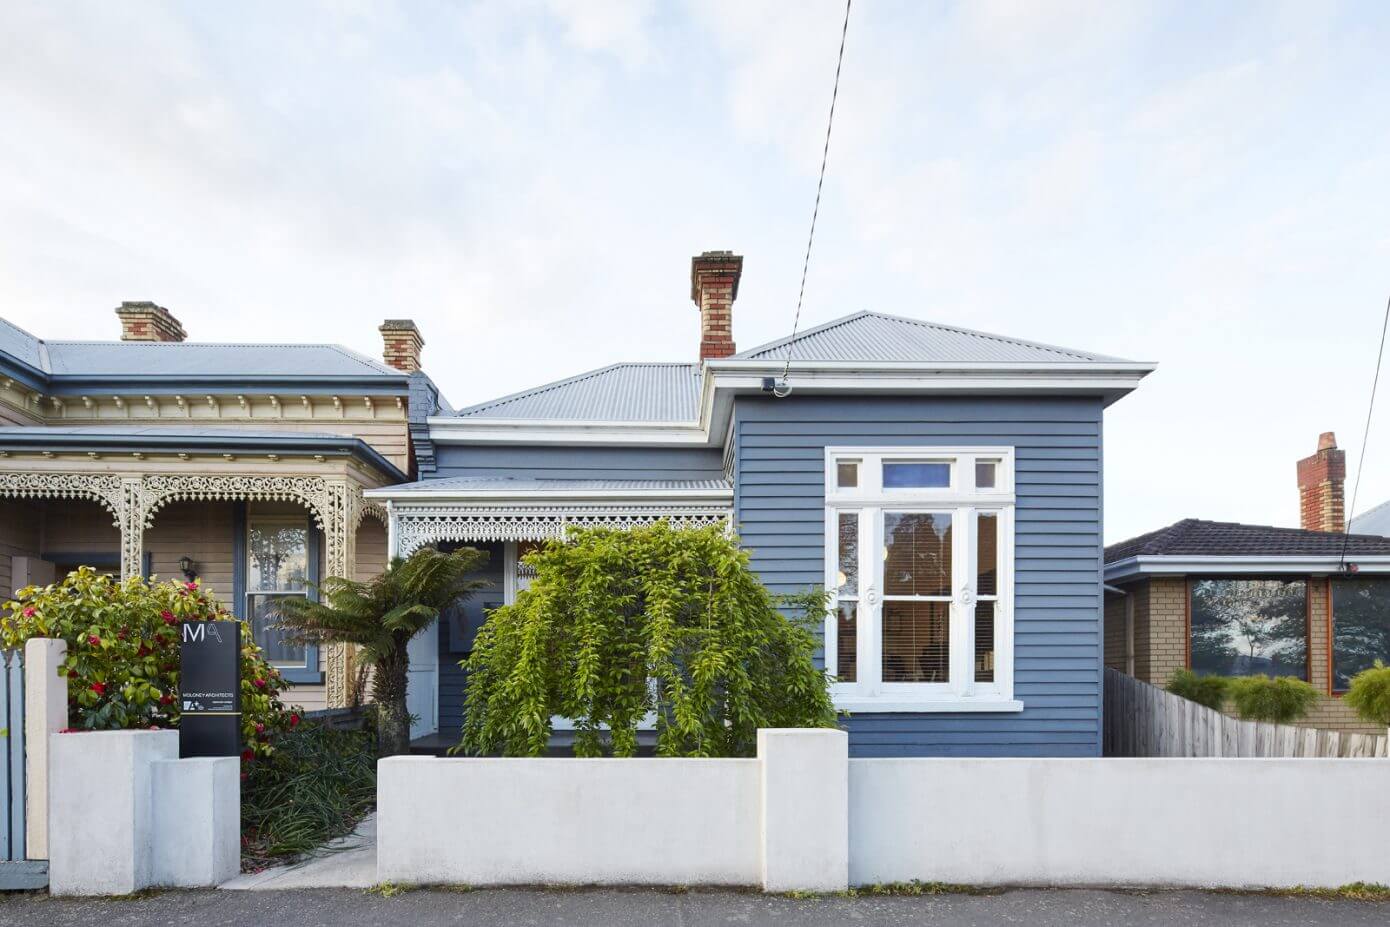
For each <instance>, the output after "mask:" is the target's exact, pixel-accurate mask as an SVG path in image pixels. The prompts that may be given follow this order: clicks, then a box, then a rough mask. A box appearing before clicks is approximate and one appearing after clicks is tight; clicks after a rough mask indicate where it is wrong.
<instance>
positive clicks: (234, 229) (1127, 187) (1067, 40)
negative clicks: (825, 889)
mask: <svg viewBox="0 0 1390 927" xmlns="http://www.w3.org/2000/svg"><path fill="white" fill-rule="evenodd" d="M843 9H844V7H843V5H842V4H841V3H840V2H839V0H818V2H814V3H805V4H788V3H780V2H758V3H750V2H734V0H724V2H692V3H690V4H688V5H686V6H684V7H676V6H673V5H668V4H653V3H639V2H633V3H604V4H593V3H588V2H585V3H560V2H556V3H551V2H549V0H528V2H526V3H524V4H493V3H477V4H468V5H452V4H446V5H438V6H423V5H419V4H410V3H403V4H387V3H359V4H353V5H347V4H343V3H324V4H321V5H315V6H306V5H290V6H284V5H279V4H271V3H251V4H247V5H243V6H240V7H238V8H237V9H235V10H231V9H228V8H224V7H219V6H216V5H173V4H170V5H158V4H144V5H139V6H133V7H132V6H129V5H112V4H108V3H69V4H65V5H64V6H63V7H54V6H52V5H51V4H43V3H38V2H12V3H8V4H6V5H5V6H4V8H3V10H0V110H3V111H4V113H5V114H6V131H5V132H4V133H3V134H0V315H4V316H5V317H6V318H10V319H12V320H14V321H15V322H17V323H19V324H21V325H24V326H25V327H27V328H30V329H31V330H34V331H37V332H39V333H41V334H43V335H46V336H50V337H91V336H100V335H111V334H114V332H115V331H116V323H115V320H114V319H113V318H112V317H111V311H110V310H111V308H112V307H113V306H114V305H116V304H117V302H118V301H119V300H121V299H132V298H151V299H156V300H159V301H161V302H162V303H164V304H165V305H168V306H170V307H171V308H172V309H173V310H174V311H175V312H176V313H177V314H178V315H179V316H180V317H181V318H182V319H183V321H184V323H185V325H186V327H187V328H188V329H189V330H190V332H191V333H192V334H193V335H194V337H195V338H199V339H233V338H246V337H272V336H273V337H284V338H292V339H297V340H310V339H314V340H323V339H331V340H335V341H341V342H343V343H346V344H348V345H350V346H351V347H354V348H356V349H358V350H360V351H363V352H365V353H369V354H375V353H377V351H378V350H379V345H378V341H377V333H376V325H377V324H378V323H379V321H380V319H381V318H384V317H388V316H390V317H398V316H413V317H415V318H416V319H417V320H418V321H419V323H420V324H421V326H422V328H423V330H424V333H425V337H426V340H427V342H428V346H427V348H426V360H427V363H428V364H429V367H430V370H431V372H432V373H433V374H434V375H435V376H436V377H437V378H438V379H439V380H440V382H441V383H442V384H443V386H444V388H445V391H446V393H447V394H448V396H449V397H450V399H452V400H453V401H454V402H456V403H465V402H475V401H480V400H482V399H485V398H488V397H489V396H492V395H497V394H501V393H505V392H508V391H511V390H514V389H518V388H521V387H524V386H527V385H530V384H534V383H537V382H542V381H545V380H548V379H551V378H554V377H558V376H561V375H565V374H569V373H573V372H577V371H579V370H582V369H586V368H590V367H595V366H599V365H601V364H604V363H608V362H611V361H613V360H618V359H640V358H656V359H676V358H682V357H690V356H692V355H693V353H694V350H695V342H696V337H697V334H696V315H695V312H694V309H693V308H692V307H691V305H690V303H689V299H688V292H687V286H688V284H687V274H688V270H689V264H688V262H689V257H690V255H691V254H693V253H695V252H697V251H700V250H704V249H706V248H715V247H733V248H736V249H739V250H741V251H742V252H743V253H744V254H745V255H746V257H747V264H746V272H745V278H744V283H743V286H742V292H741V298H740V302H739V306H738V308H737V313H736V329H737V330H736V335H737V337H738V340H739V342H740V343H742V344H744V345H751V344H754V343H757V342H760V341H763V340H769V339H771V338H774V337H777V336H779V335H781V334H784V333H785V331H786V329H787V328H788V327H789V325H790V322H791V314H792V310H793V307H794V304H795V296H796V287H797V285H798V283H799V279H800V270H801V259H802V249H803V247H804V244H805V235H806V224H807V221H808V220H809V217H810V209H811V198H812V195H813V194H814V184H815V177H816V171H817V170H818V168H819V166H820V155H821V144H822V141H823V133H824V131H825V116H826V108H827V106H828V105H829V94H830V86H831V79H832V76H833V69H834V64H835V53H836V50H837V48H838V43H839V39H840V24H841V16H842V13H843ZM853 16H854V18H853V20H852V21H851V24H850V31H849V38H848V43H847V47H846V56H845V71H844V75H843V78H842V84H841V88H840V100H839V104H838V108H837V114H836V128H835V137H834V140H833V142H832V145H831V152H830V163H829V171H828V175H827V178H826V189H825V200H824V202H823V203H822V212H821V218H820V225H819V228H818V232H817V250H816V254H815V257H814V260H813V263H812V270H811V278H810V282H809V283H810V285H809V287H808V291H807V300H806V306H805V310H804V314H803V324H814V323H815V322H819V321H824V320H827V319H829V318H832V317H834V316H837V315H841V314H843V313H845V312H849V311H852V310H855V309H859V308H875V309H880V310H883V311H889V312H898V313H902V314H907V315H916V316H920V317H925V318H934V319H939V320H941V321H945V322H953V323H958V324H963V325H968V326H972V327H977V328H982V329H985V330H995V331H1003V332H1006V333H1010V334H1017V335H1019V336H1022V337H1029V338H1035V339H1039V340H1044V341H1050V342H1054V343H1061V344H1072V345H1075V346H1077V347H1081V348H1090V349H1093V350H1097V351H1101V352H1105V353H1111V354H1117V355H1121V356H1126V355H1128V356H1138V357H1141V358H1145V359H1155V360H1158V361H1160V362H1162V365H1163V366H1162V368H1161V369H1160V372H1159V373H1158V374H1156V375H1155V376H1154V377H1153V378H1151V381H1150V382H1148V383H1146V384H1145V385H1144V386H1143V387H1141V389H1140V390H1139V391H1138V392H1137V393H1136V394H1135V395H1133V396H1131V397H1129V398H1127V399H1125V400H1123V401H1122V402H1120V403H1118V404H1117V405H1115V406H1114V407H1113V408H1112V409H1111V410H1110V412H1109V413H1108V416H1107V459H1106V465H1107V514H1106V524H1107V534H1108V535H1109V536H1110V537H1111V538H1112V539H1113V538H1116V537H1120V536H1123V535H1126V534H1131V533H1136V532H1138V531H1141V530H1146V529H1149V528H1153V527H1156V526H1158V525H1160V524H1164V523H1166V522H1169V521H1173V520H1176V519H1177V518H1180V517H1184V516H1188V515H1201V516H1206V517H1224V518H1236V519H1243V520H1246V521H1256V522H1259V521H1263V522H1275V523H1284V524H1288V523H1291V522H1292V521H1293V520H1294V518H1295V510H1294V506H1293V502H1292V492H1293V487H1292V462H1293V460H1294V459H1295V458H1296V457H1298V456H1302V455H1303V454H1306V453H1307V452H1308V451H1309V450H1311V445H1312V442H1313V441H1314V440H1315V439H1316V436H1317V433H1318V432H1320V431H1323V430H1328V429H1335V430H1337V432H1338V434H1339V437H1340V438H1341V439H1342V442H1343V444H1344V445H1346V446H1348V447H1350V448H1351V449H1352V450H1353V456H1354V451H1355V450H1356V449H1357V442H1358V441H1359V432H1360V416H1361V415H1362V414H1364V408H1365V406H1364V402H1365V395H1366V391H1367V388H1368V384H1369V377H1370V370H1371V365H1372V363H1373V361H1374V358H1373V357H1371V356H1370V351H1371V347H1369V346H1368V342H1369V341H1370V340H1373V337H1374V335H1375V334H1376V332H1377V325H1378V321H1379V313H1380V312H1381V311H1382V310H1383V306H1384V300H1385V297H1386V293H1385V286H1386V282H1385V280H1384V273H1383V270H1384V266H1385V260H1384V259H1385V254H1386V251H1387V249H1390V244H1388V243H1387V242H1390V239H1387V238H1386V234H1385V228H1384V217H1383V215H1382V212H1383V210H1382V209H1381V208H1380V204H1382V203H1384V202H1386V201H1390V128H1388V127H1387V126H1386V125H1385V123H1384V121H1383V120H1377V119H1375V118H1374V115H1373V114H1375V113H1377V112H1379V109H1380V108H1382V103H1383V100H1384V98H1385V96H1386V94H1387V91H1390V75H1387V74H1386V73H1385V71H1384V68H1383V67H1381V66H1380V61H1379V58H1378V55H1379V49H1380V48H1381V47H1382V46H1383V45H1384V44H1385V40H1386V39H1387V38H1390V13H1387V12H1386V11H1384V10H1383V9H1381V8H1379V7H1378V6H1376V5H1360V6H1357V5H1351V6H1348V7H1341V8H1331V7H1329V8H1322V7H1318V8H1312V5H1309V4H1300V3H1291V4H1282V5H1270V4H1264V5H1259V6H1256V7H1250V8H1248V9H1247V8H1227V9H1223V10H1215V9H1213V10H1206V9H1203V8H1197V7H1180V6H1166V5H1165V6H1150V5H1148V4H1140V3H1135V4H1102V3H1085V4H1076V5H1071V4H1066V5H1063V4H1058V3H1046V4H1043V3H985V2H970V3H959V4H953V5H936V4H933V5H922V4H915V3H907V2H903V3H893V2H886V0H884V2H876V3H861V4H856V5H855V9H854V14H853ZM1375 428H1376V431H1375V432H1374V434H1377V435H1384V437H1383V438H1382V439H1381V441H1380V443H1376V439H1375V438H1374V437H1373V442H1372V447H1371V450H1372V456H1371V457H1370V458H1369V459H1370V461H1371V464H1372V465H1371V466H1368V468H1367V473H1366V479H1365V483H1364V485H1363V488H1362V498H1363V501H1366V502H1371V501H1377V500H1379V499H1381V498H1384V497H1386V496H1390V471H1387V470H1386V469H1385V468H1384V467H1383V466H1379V464H1378V460H1379V458H1378V457H1377V453H1378V449H1380V450H1383V449H1384V448H1385V447H1390V434H1387V433H1386V429H1390V402H1385V401H1384V399H1383V398H1382V409H1381V413H1380V414H1378V416H1377V421H1376V423H1375ZM1213 468H1216V470H1217V472H1218V473H1219V474H1221V476H1219V477H1218V478H1213ZM1230 474H1234V475H1235V476H1229V475H1230Z"/></svg>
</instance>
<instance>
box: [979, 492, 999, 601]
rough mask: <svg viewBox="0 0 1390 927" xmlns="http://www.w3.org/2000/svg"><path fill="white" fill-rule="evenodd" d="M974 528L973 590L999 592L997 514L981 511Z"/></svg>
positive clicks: (988, 592)
mask: <svg viewBox="0 0 1390 927" xmlns="http://www.w3.org/2000/svg"><path fill="white" fill-rule="evenodd" d="M977 525H978V527H977V528H976V542H975V544H976V547H975V550H976V553H975V562H976V572H975V592H976V593H977V594H979V595H984V596H991V595H998V594H999V516H998V515H996V514H994V513H993V512H981V513H980V517H979V520H978V522H977Z"/></svg>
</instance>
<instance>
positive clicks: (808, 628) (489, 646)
mask: <svg viewBox="0 0 1390 927" xmlns="http://www.w3.org/2000/svg"><path fill="white" fill-rule="evenodd" d="M525 563H526V564H527V565H528V566H530V567H531V568H532V569H533V570H534V571H535V578H534V579H533V580H532V582H531V586H530V588H529V590H526V591H523V592H522V593H520V594H519V595H518V597H517V601H516V602H515V603H514V604H512V605H508V606H505V607H503V608H499V609H497V610H496V611H493V612H492V613H491V615H490V616H489V618H488V620H487V622H486V623H485V624H484V625H483V627H482V629H481V630H480V631H479V633H478V637H477V640H476V642H475V644H474V650H473V653H472V654H471V656H470V657H469V658H468V659H466V660H464V661H463V662H462V664H461V665H462V666H463V667H464V669H465V670H466V671H467V679H468V682H467V692H466V698H465V710H464V725H463V739H462V742H461V743H460V744H459V746H458V747H457V748H455V749H456V750H458V751H461V752H465V753H471V754H484V753H503V754H507V755H513V756H538V755H541V754H543V753H544V752H545V750H546V748H547V746H548V744H549V740H550V733H551V720H552V717H554V716H558V717H563V718H569V719H571V720H572V721H573V722H574V726H575V743H574V751H575V754H576V755H578V756H599V755H603V754H604V753H606V752H611V753H612V754H613V755H615V756H632V755H634V754H635V753H636V751H637V731H638V728H639V726H641V725H642V724H643V722H644V721H651V722H654V726H655V730H656V738H657V753H658V754H660V755H662V756H749V755H751V754H752V753H753V751H754V749H755V745H756V737H757V730H758V728H760V727H828V726H832V725H833V724H834V723H835V711H834V708H833V707H832V705H831V701H830V695H829V689H828V679H827V677H826V675H825V673H824V672H822V671H821V670H820V669H819V668H817V666H816V665H815V660H814V657H815V652H816V646H817V637H816V634H815V633H813V629H819V627H820V626H821V622H822V621H823V619H824V616H825V612H826V599H825V596H824V594H823V593H821V592H820V591H818V590H808V591H807V592H805V593H803V594H801V595H797V596H791V597H783V598H778V597H774V596H773V595H772V594H771V593H769V592H768V590H767V589H766V588H765V587H764V586H763V585H762V583H760V582H759V581H758V578H757V577H756V576H755V575H754V574H753V572H752V571H751V570H750V569H749V565H748V554H747V553H746V552H744V551H742V550H740V549H739V547H738V545H737V543H736V542H735V541H734V540H733V539H732V538H730V537H728V536H727V535H726V534H725V533H724V532H723V531H722V530H720V529H719V528H718V527H710V528H701V529H692V530H677V529H673V528H671V527H670V526H669V525H668V524H666V523H661V522H659V523H657V524H654V525H651V526H647V527H640V528H634V529H632V530H628V531H620V530H611V529H590V530H583V531H576V532H574V534H573V536H572V537H571V538H570V540H569V542H568V543H561V542H558V541H556V542H551V543H549V544H547V545H546V546H545V547H543V548H541V549H539V550H536V551H534V552H532V553H530V554H528V555H527V556H526V558H525ZM784 611H786V612H789V613H790V614H791V616H792V617H787V615H786V614H784V613H783V612H784Z"/></svg>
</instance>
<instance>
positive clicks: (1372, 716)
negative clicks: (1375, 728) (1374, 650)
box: [1342, 660, 1390, 727]
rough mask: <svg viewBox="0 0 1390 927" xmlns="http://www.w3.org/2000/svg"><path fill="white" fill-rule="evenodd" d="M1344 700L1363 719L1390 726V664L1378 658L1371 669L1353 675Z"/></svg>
mask: <svg viewBox="0 0 1390 927" xmlns="http://www.w3.org/2000/svg"><path fill="white" fill-rule="evenodd" d="M1342 700H1343V701H1345V702H1346V703H1347V704H1348V705H1350V706H1351V707H1352V709H1353V710H1354V711H1355V712H1356V713H1357V714H1358V715H1360V716H1361V718H1362V720H1365V721H1369V722H1370V723H1372V724H1379V725H1381V726H1382V727H1390V666H1386V665H1385V663H1384V662H1382V661H1380V660H1377V661H1376V662H1375V665H1374V666H1372V667H1371V668H1370V669H1365V670H1362V671H1361V672H1359V673H1357V674H1356V675H1355V676H1353V677H1351V688H1349V689H1347V694H1346V695H1345V696H1343V699H1342Z"/></svg>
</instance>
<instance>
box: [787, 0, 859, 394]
mask: <svg viewBox="0 0 1390 927" xmlns="http://www.w3.org/2000/svg"><path fill="white" fill-rule="evenodd" d="M853 3H854V0H845V23H844V25H843V26H841V27H840V53H839V55H838V56H837V57H836V58H835V85H834V87H832V88H831V90H830V115H829V117H828V118H827V119H826V120H825V147H824V148H822V149H821V153H820V178H819V179H818V180H817V181H816V205H815V206H814V207H812V209H811V232H810V234H808V235H807V236H806V259H805V260H804V261H802V263H801V289H800V291H799V292H798V293H797V294H796V315H795V316H793V317H792V336H791V339H790V340H788V341H787V362H786V365H785V366H783V368H782V381H781V382H780V383H777V384H776V385H775V386H774V387H773V389H772V392H773V394H774V395H775V396H777V397H778V398H785V397H787V396H790V395H791V392H792V390H791V386H790V384H788V383H787V376H788V374H790V373H791V369H792V348H793V347H794V346H795V345H796V330H797V328H798V326H800V324H801V303H802V301H803V300H804V299H805V298H806V274H807V272H808V271H809V270H810V269H811V245H812V244H813V243H814V242H815V240H816V217H818V216H819V215H820V195H821V189H822V188H823V187H824V186H825V163H826V161H827V160H829V158H830V130H831V129H833V128H834V127H835V100H836V98H838V97H839V95H840V68H841V66H842V65H843V64H844V63H845V36H846V35H848V34H849V10H850V6H851V5H853Z"/></svg>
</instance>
